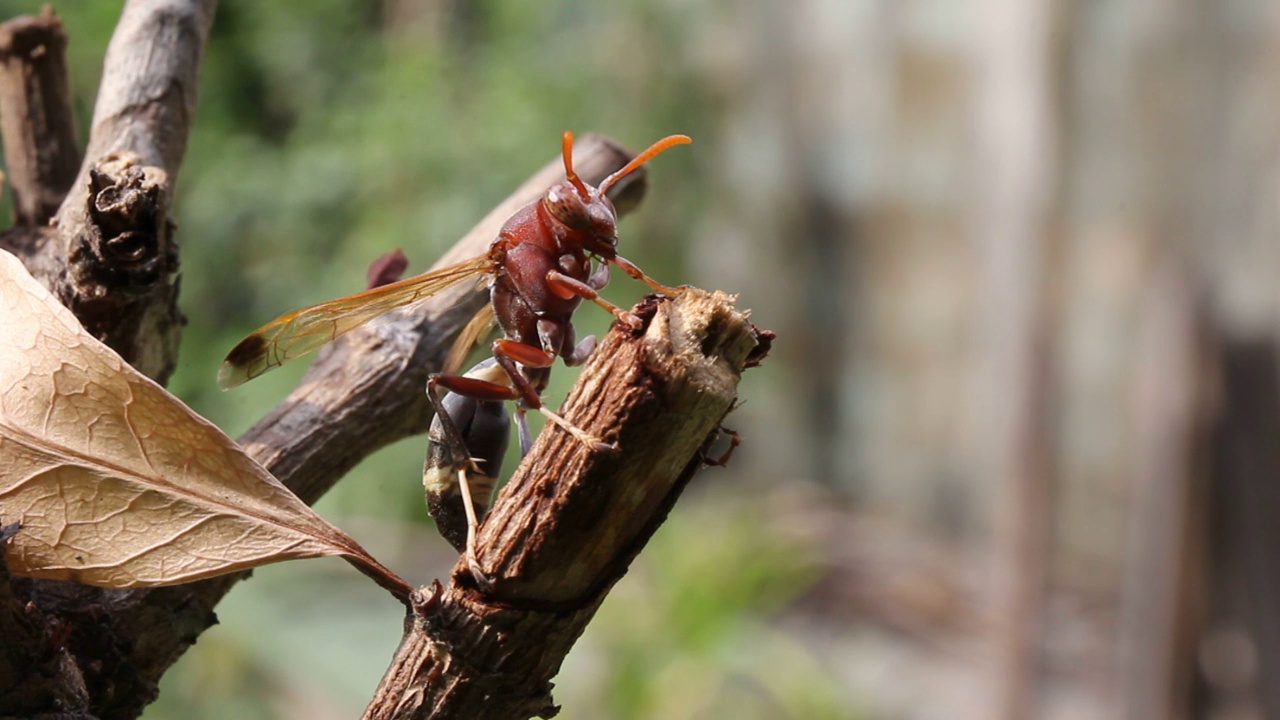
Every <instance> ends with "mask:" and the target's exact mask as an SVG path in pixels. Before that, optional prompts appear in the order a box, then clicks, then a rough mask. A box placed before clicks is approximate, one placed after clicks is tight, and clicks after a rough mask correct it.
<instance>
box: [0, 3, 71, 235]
mask: <svg viewBox="0 0 1280 720" xmlns="http://www.w3.org/2000/svg"><path fill="white" fill-rule="evenodd" d="M0 122H2V123H3V130H4V157H5V168H6V169H7V171H8V179H9V190H10V192H11V193H13V206H14V224H16V225H21V226H26V227H38V226H41V225H45V224H47V223H48V222H49V218H51V217H53V214H54V213H55V212H57V210H58V206H59V205H61V204H62V200H63V198H65V197H66V195H67V190H68V189H69V188H70V187H71V182H72V181H73V180H75V177H76V171H77V169H79V167H80V149H79V147H78V146H77V144H76V131H75V127H76V125H75V116H74V113H72V110H71V91H70V90H69V89H68V82H67V36H66V34H65V33H64V32H63V31H62V21H61V20H59V19H58V16H57V15H55V14H54V13H53V10H52V8H49V7H46V8H45V11H44V12H43V13H41V14H40V15H28V16H23V17H17V18H14V19H12V20H8V21H6V22H4V23H2V24H0Z"/></svg>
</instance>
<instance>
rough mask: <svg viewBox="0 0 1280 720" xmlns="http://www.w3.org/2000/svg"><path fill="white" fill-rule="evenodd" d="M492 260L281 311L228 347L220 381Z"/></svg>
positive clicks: (259, 368)
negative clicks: (299, 308) (280, 313)
mask: <svg viewBox="0 0 1280 720" xmlns="http://www.w3.org/2000/svg"><path fill="white" fill-rule="evenodd" d="M495 268H496V263H495V262H494V260H493V259H492V258H491V257H490V256H489V255H488V254H485V255H479V256H477V257H474V258H472V259H470V260H465V261H463V262H460V263H458V264H456V265H449V266H447V267H443V268H440V269H438V270H432V271H430V272H426V273H423V274H421V275H416V276H414V277H411V278H406V279H404V280H400V281H398V282H394V283H391V284H389V285H382V286H380V287H376V288H372V289H369V290H365V291H363V292H358V293H355V294H354V295H347V296H345V297H340V298H338V299H336V300H329V301H328V302H322V303H320V304H319V305H312V306H311V307H307V308H303V309H301V310H295V311H294V312H291V313H287V314H285V315H281V316H280V317H278V318H276V319H275V320H272V321H271V322H269V323H267V324H266V325H263V326H262V327H260V328H258V329H257V330H256V331H254V332H253V333H252V334H250V335H249V336H248V337H246V338H245V339H244V340H241V341H240V343H239V344H238V345H236V346H235V347H234V348H232V349H231V352H229V353H227V358H226V360H223V361H222V367H221V368H220V369H219V370H218V385H219V386H220V387H222V389H224V390H226V389H228V388H233V387H235V386H237V385H240V384H243V383H245V382H248V381H250V380H252V379H254V378H256V377H258V376H259V375H261V374H263V373H265V372H267V371H268V370H272V369H274V368H277V367H280V366H281V365H283V364H284V363H286V362H288V361H290V360H292V359H294V358H296V357H299V356H301V355H305V354H307V353H309V352H311V351H312V350H315V349H317V348H319V347H320V346H322V345H324V344H325V343H327V342H329V341H330V340H333V339H334V338H336V337H338V336H339V335H341V334H343V333H345V332H347V331H348V330H351V329H353V328H356V327H359V326H360V325H363V324H364V323H366V322H369V321H370V320H372V319H374V318H375V317H377V316H379V315H381V314H383V313H385V312H387V311H389V310H392V309H394V308H397V307H400V306H401V305H408V304H409V303H411V302H413V301H415V300H421V299H423V298H426V297H428V296H431V295H434V294H436V293H438V292H440V291H441V290H444V289H445V288H447V287H450V286H451V285H454V284H456V283H459V282H462V281H463V280H466V279H467V278H471V277H477V276H479V275H483V274H485V273H492V272H493V271H494V269H495Z"/></svg>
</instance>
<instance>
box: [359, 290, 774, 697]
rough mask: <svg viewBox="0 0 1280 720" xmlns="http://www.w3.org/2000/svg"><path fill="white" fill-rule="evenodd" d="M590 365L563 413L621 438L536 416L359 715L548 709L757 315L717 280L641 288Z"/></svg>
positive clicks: (649, 527)
mask: <svg viewBox="0 0 1280 720" xmlns="http://www.w3.org/2000/svg"><path fill="white" fill-rule="evenodd" d="M636 312H637V314H639V315H640V316H641V317H644V318H646V319H647V320H648V322H647V327H646V328H645V329H643V330H641V331H636V332H632V331H629V330H627V329H625V328H623V327H621V326H620V325H617V324H615V326H614V328H613V329H612V330H611V331H610V333H609V334H608V335H607V336H606V338H605V339H604V341H603V343H602V344H601V346H600V347H599V348H598V349H597V350H596V352H595V354H594V355H593V356H592V360H591V361H590V362H589V363H588V364H587V366H586V367H585V368H584V369H583V371H582V374H581V375H580V376H579V378H578V381H577V383H576V384H575V386H574V389H573V390H572V391H571V393H570V395H569V398H568V400H567V401H566V403H565V408H564V414H565V416H566V417H567V419H569V421H570V422H573V423H574V424H576V425H578V426H579V427H581V428H583V429H584V430H586V431H588V432H590V433H592V434H594V435H596V436H597V437H600V438H603V439H604V440H606V441H610V442H615V443H616V444H617V445H618V447H619V450H618V451H615V452H611V451H596V450H589V449H587V448H586V447H585V446H584V445H583V444H582V443H580V442H578V441H577V440H575V439H573V438H572V437H570V436H569V435H568V434H566V433H564V432H562V431H559V430H555V429H547V430H544V431H543V433H542V435H541V436H540V437H539V439H538V441H537V443H536V444H535V445H534V447H533V449H532V450H531V451H530V454H529V456H528V457H527V458H525V460H524V462H523V463H521V465H520V468H519V469H518V470H517V472H516V475H515V477H513V478H512V480H511V482H510V484H509V485H508V487H507V488H506V489H505V490H504V491H503V494H502V497H501V498H500V500H499V501H498V503H497V504H496V505H495V507H494V508H493V511H492V512H491V514H490V515H489V517H488V518H487V519H486V520H485V522H484V524H483V526H482V529H481V532H480V535H479V538H478V542H479V548H478V555H479V565H480V568H481V569H482V570H483V571H484V573H485V574H486V576H487V577H488V578H489V579H490V580H491V581H492V585H491V586H490V587H486V588H485V589H483V590H481V589H479V588H477V587H476V584H475V582H474V581H473V579H472V576H471V575H470V573H469V572H468V570H467V565H466V562H465V561H460V562H459V563H458V565H457V566H456V567H455V568H454V572H453V580H452V582H451V584H450V585H449V587H448V588H447V589H445V590H443V591H442V593H441V594H440V595H439V596H438V597H437V598H436V599H435V602H433V603H432V606H431V607H430V608H428V610H427V612H426V613H425V617H423V618H418V620H417V622H415V623H414V624H413V625H412V626H411V627H410V628H409V629H408V631H407V633H406V636H405V638H404V640H403V641H402V642H401V645H400V648H399V649H398V650H397V653H396V657H395V659H394V661H393V663H392V665H391V667H390V669H388V671H387V673H386V675H385V676H384V678H383V681H382V685H381V687H380V688H379V689H378V693H377V695H376V696H375V697H374V699H373V701H372V702H371V703H370V705H369V708H368V709H367V710H366V712H365V718H366V719H367V720H390V719H392V718H396V719H397V720H401V719H407V718H415V719H420V718H421V719H425V718H466V717H484V718H520V719H521V720H523V719H524V718H528V717H531V716H533V715H541V716H543V717H550V716H551V715H552V714H554V712H555V707H554V705H553V704H552V700H551V692H550V691H551V683H550V681H551V679H552V678H553V677H554V676H555V674H556V673H557V672H558V671H559V669H560V664H561V662H562V661H563V660H564V657H565V655H566V654H567V653H568V651H569V649H570V647H572V645H573V643H574V641H575V640H576V639H577V638H578V636H579V635H581V633H582V631H583V629H584V628H585V627H586V625H587V623H588V622H589V621H590V620H591V618H592V616H593V615H594V614H595V611H596V609H597V608H598V607H599V605H600V603H601V601H602V600H603V599H604V596H605V594H606V593H607V592H608V590H609V588H611V587H612V586H613V584H614V583H615V582H617V580H618V579H619V578H621V577H622V576H623V575H624V574H625V573H626V570H627V567H628V566H629V565H630V563H631V561H632V560H633V559H634V558H635V556H636V555H637V553H639V551H640V549H641V548H642V547H643V546H644V544H645V543H646V542H647V541H648V539H649V537H650V536H651V535H652V534H653V532H654V531H655V530H656V529H657V527H658V526H659V525H660V524H661V523H662V522H663V521H664V520H665V519H666V516H667V513H668V512H669V511H670V509H671V507H672V505H673V504H674V503H675V501H676V498H677V497H678V496H679V494H680V492H681V491H682V490H683V488H684V486H685V485H686V484H687V483H688V481H689V479H690V478H691V477H692V476H693V474H694V473H695V472H696V471H697V470H698V468H699V467H700V466H701V464H702V462H703V458H702V457H701V456H700V448H701V447H702V446H703V443H704V441H705V440H706V438H707V436H708V435H709V434H711V433H712V432H714V431H715V429H716V428H717V427H718V425H719V424H720V421H721V420H722V419H723V418H724V416H725V414H726V413H728V412H729V411H730V410H731V409H732V407H733V404H734V401H735V399H736V397H737V384H738V380H739V377H740V374H741V372H742V369H743V367H744V365H745V364H746V362H747V358H748V355H749V354H750V353H751V352H752V351H753V350H754V349H755V348H756V347H757V345H758V344H759V343H758V340H757V333H756V330H755V328H754V327H753V326H752V325H751V324H750V323H749V322H747V320H746V314H745V313H743V312H740V311H738V310H736V309H735V308H734V307H733V305H732V298H730V297H728V296H726V295H724V294H723V293H708V292H705V291H702V290H697V289H689V290H686V291H685V292H684V293H682V294H681V295H680V296H679V297H678V298H676V299H675V300H671V299H668V298H663V299H660V300H655V299H650V300H649V301H647V302H646V303H645V304H642V305H641V306H638V308H637V310H636Z"/></svg>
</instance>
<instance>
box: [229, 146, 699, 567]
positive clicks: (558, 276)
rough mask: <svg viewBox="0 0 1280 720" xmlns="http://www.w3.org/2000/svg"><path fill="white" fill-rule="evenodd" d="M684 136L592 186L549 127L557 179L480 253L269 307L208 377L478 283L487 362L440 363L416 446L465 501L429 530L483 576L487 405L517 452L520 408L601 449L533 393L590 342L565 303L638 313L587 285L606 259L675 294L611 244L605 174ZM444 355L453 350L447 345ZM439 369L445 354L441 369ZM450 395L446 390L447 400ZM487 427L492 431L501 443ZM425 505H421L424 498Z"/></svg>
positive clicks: (432, 481)
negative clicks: (340, 293)
mask: <svg viewBox="0 0 1280 720" xmlns="http://www.w3.org/2000/svg"><path fill="white" fill-rule="evenodd" d="M689 142H691V140H690V139H689V138H688V137H687V136H685V135H669V136H667V137H665V138H662V139H661V140H659V141H657V142H656V143H654V144H653V145H650V146H649V147H648V148H647V149H646V150H645V151H644V152H642V153H640V154H639V155H637V156H635V158H633V159H632V160H631V161H630V162H628V163H627V164H626V165H625V166H623V167H622V168H621V169H619V170H618V171H617V172H615V173H613V174H612V175H609V176H608V177H606V178H605V179H604V180H603V181H601V182H600V184H599V186H596V187H592V186H591V185H589V184H587V183H586V182H584V181H583V180H582V179H581V178H580V177H578V175H577V173H575V172H574V170H573V133H572V132H569V131H565V133H564V134H563V136H562V137H561V153H562V156H563V159H564V169H565V180H564V182H561V183H558V184H556V185H554V186H553V187H551V188H550V189H549V190H547V192H546V193H545V194H544V195H543V196H542V197H541V198H538V199H537V200H534V201H533V202H531V203H529V204H528V205H525V206H524V207H522V208H520V209H519V210H517V211H516V212H515V214H513V215H512V216H511V217H510V218H509V219H508V220H507V222H506V223H505V224H504V225H503V227H502V229H501V230H500V231H499V232H498V236H497V237H496V238H494V240H493V242H492V243H491V244H490V245H489V248H488V251H487V252H485V253H484V254H482V255H479V256H476V257H474V258H471V259H469V260H464V261H462V262H460V263H457V264H454V265H450V266H447V267H443V268H440V269H437V270H433V271H429V272H426V273H423V274H421V275H417V276H414V277H410V278H407V279H404V280H399V281H397V282H392V283H389V284H385V285H381V286H378V287H374V288H370V289H368V290H365V291H363V292H358V293H355V294H353V295H348V296H345V297H341V298H337V299H335V300H329V301H327V302H323V303H320V304H318V305H312V306H310V307H306V308H303V309H301V310H295V311H293V312H290V313H287V314H285V315H281V316H280V317H278V318H276V319H275V320H272V321H271V322H269V323H267V324H266V325H263V326H262V327H261V328H258V330H256V331H254V332H253V333H251V334H250V335H249V336H248V337H246V338H245V339H244V340H242V341H240V343H239V344H237V345H236V346H235V347H234V348H232V350H231V352H230V353H228V354H227V357H226V360H224V361H223V364H222V367H221V368H220V370H219V373H218V383H219V385H220V386H221V387H222V388H223V389H227V388H231V387H235V386H237V385H240V384H241V383H244V382H247V381H248V380H251V379H253V378H255V377H258V376H259V375H261V374H263V373H265V372H267V371H269V370H272V369H274V368H276V367H279V366H280V365H282V364H284V363H285V362H287V361H289V360H292V359H294V358H296V357H299V356H301V355H303V354H306V353H308V352H310V351H312V350H315V349H317V348H319V347H321V346H322V345H324V344H326V343H328V342H329V341H331V340H333V339H334V338H336V337H338V336H339V335H341V334H343V333H346V332H348V331H350V330H352V329H354V328H356V327H359V326H360V325H362V324H364V323H366V322H368V321H370V320H372V319H374V318H375V317H378V316H379V315H382V314H383V313H386V312H388V311H390V310H392V309H394V308H397V307H401V306H403V305H407V304H409V303H412V302H415V301H418V300H422V299H424V298H426V297H429V296H431V295H434V294H436V293H438V292H441V291H443V290H445V289H446V288H449V287H452V286H453V285H455V284H458V283H460V282H463V281H465V280H468V279H473V280H474V279H481V280H483V281H484V282H487V283H488V285H489V296H490V302H489V303H488V304H487V305H486V306H485V307H484V308H483V309H482V310H481V311H480V313H479V314H478V315H477V317H476V318H475V319H473V320H472V322H471V323H469V324H468V330H467V331H464V333H463V335H464V339H463V340H462V341H460V342H462V343H463V344H469V343H470V342H474V340H475V339H476V338H477V337H479V336H480V335H481V334H482V331H481V330H477V328H488V327H489V325H490V324H491V323H492V322H494V321H496V323H497V325H498V327H499V329H500V332H501V336H500V337H499V338H498V339H496V340H494V341H493V344H492V346H491V351H492V358H491V360H489V361H486V362H484V363H481V364H480V365H477V366H476V367H474V368H472V369H471V370H470V371H468V372H467V373H466V374H463V375H458V374H454V373H453V372H443V373H434V374H432V375H431V376H430V379H429V381H428V385H427V395H428V397H429V398H430V400H431V403H432V405H433V406H434V408H435V410H436V420H435V421H434V422H433V430H432V433H431V435H432V440H433V444H432V450H431V451H430V453H436V454H435V455H434V456H433V455H432V454H430V453H429V454H428V458H427V464H426V471H425V474H424V482H425V483H426V484H427V490H428V496H429V498H430V497H431V495H432V493H433V489H432V488H435V490H434V492H435V493H436V495H437V497H441V498H442V497H447V496H448V495H449V493H448V486H450V485H451V482H449V481H447V480H445V479H443V478H442V477H441V476H440V475H439V473H438V472H437V471H439V470H440V469H441V468H445V467H447V468H450V469H451V470H452V472H453V473H454V474H455V476H456V477H457V481H458V485H459V486H460V488H461V492H460V495H461V497H462V499H463V500H464V502H465V505H466V515H467V533H466V538H465V541H464V540H462V538H461V537H460V536H459V533H458V532H457V531H456V530H445V527H444V526H442V528H441V529H442V532H444V533H445V534H446V537H447V538H448V539H450V542H451V543H453V544H454V545H455V546H457V545H458V544H459V543H460V542H461V543H462V544H463V545H464V547H465V552H466V554H467V557H468V561H469V563H470V565H471V568H472V573H473V574H476V575H477V580H483V577H482V575H480V574H479V573H478V569H477V567H476V565H475V561H474V558H475V527H476V524H477V522H478V516H477V514H476V513H475V512H474V507H473V506H474V505H476V504H479V503H478V502H475V501H473V498H474V500H480V499H483V500H484V503H483V504H484V506H487V505H488V500H489V498H490V496H491V495H492V490H493V483H494V481H495V479H496V477H497V470H496V468H497V466H498V464H499V463H500V459H499V460H497V461H491V460H490V459H489V458H491V457H492V456H493V453H494V448H497V447H505V444H506V442H507V437H508V434H509V426H508V425H506V419H505V415H504V414H502V413H498V415H500V416H502V418H503V419H502V421H497V420H494V419H493V417H494V413H493V407H494V406H495V405H496V406H498V407H501V403H502V402H504V401H514V402H515V403H516V409H515V413H514V417H515V420H516V423H517V426H518V428H519V432H520V437H521V450H522V452H527V451H528V448H529V445H530V443H531V439H530V434H529V431H528V425H527V421H526V419H525V413H526V411H529V410H533V411H537V412H540V413H542V414H543V415H545V416H546V417H547V419H548V420H550V421H551V422H552V423H553V424H555V425H556V426H558V427H560V428H562V429H564V430H565V431H566V432H569V433H570V434H571V435H573V436H574V437H575V438H577V439H578V440H579V441H581V442H582V443H584V444H585V445H587V446H589V447H592V448H596V449H600V448H608V447H611V446H609V445H607V444H605V443H603V442H602V441H601V440H599V439H598V438H595V437H592V436H591V435H589V434H588V433H586V432H584V431H582V430H581V429H579V428H577V427H575V426H574V425H573V424H571V423H569V422H568V421H566V420H565V419H564V418H562V417H561V416H560V415H559V414H557V413H555V412H552V411H551V410H550V409H548V408H547V407H545V406H544V405H543V402H542V392H543V391H544V390H545V389H546V386H547V380H548V378H549V376H550V372H551V367H552V365H553V364H554V362H555V360H556V358H560V359H562V360H563V361H564V363H565V365H568V366H575V365H579V364H581V363H583V362H585V361H586V359H587V358H588V357H589V356H590V355H591V353H592V351H593V350H594V349H595V338H594V337H590V336H589V337H586V338H584V339H582V340H581V341H578V340H577V338H576V336H575V332H574V327H573V323H572V318H573V313H574V311H575V310H576V309H577V308H578V306H579V304H581V302H582V301H583V300H590V301H591V302H593V303H595V304H597V305H599V306H600V307H602V308H604V309H605V310H607V311H608V312H610V313H611V314H613V315H614V317H616V318H617V319H618V320H620V321H621V322H623V323H626V324H629V325H635V324H637V323H638V320H637V319H636V318H635V317H634V316H632V315H631V313H629V312H627V311H626V310H623V309H622V308H619V307H618V306H616V305H614V304H612V303H610V302H608V301H607V300H605V299H604V298H602V297H601V296H600V294H599V290H600V289H601V288H603V287H604V286H605V285H606V284H607V283H608V282H609V267H610V265H614V266H617V267H618V268H619V269H621V270H622V271H623V272H624V273H626V274H627V275H628V276H630V277H632V278H635V279H637V280H640V281H642V282H644V283H645V284H646V285H648V286H649V287H650V288H652V289H653V290H654V291H655V292H658V293H662V294H666V295H673V294H676V293H677V292H678V290H676V289H673V288H669V287H667V286H665V285H662V284H661V283H658V282H657V281H655V280H654V279H652V278H650V277H649V276H648V275H646V274H645V273H644V272H643V271H641V270H640V268H639V267H637V266H636V265H635V264H634V263H632V262H631V261H629V260H627V259H626V258H623V257H622V256H621V255H619V254H618V250H617V247H618V232H617V223H618V213H617V210H616V209H615V208H614V206H613V203H612V202H611V201H610V200H609V198H608V196H607V195H606V193H607V192H608V190H609V188H610V187H612V186H613V184H614V183H615V182H617V181H618V180H619V179H621V178H623V177H625V176H626V175H628V174H629V173H631V172H634V171H635V170H636V169H637V168H639V167H641V166H642V165H644V164H645V163H646V162H648V161H649V160H651V159H652V158H653V157H654V156H656V155H658V154H659V153H661V152H663V151H664V150H667V149H668V148H671V147H673V146H675V145H682V144H685V143H689ZM593 263H594V264H593ZM450 355H451V356H454V355H457V352H456V347H455V352H452V353H450ZM448 367H449V364H448V363H446V369H448ZM441 388H443V389H445V390H448V391H451V393H452V395H449V396H446V398H444V399H441V397H440V392H439V391H440V389H441ZM451 397H454V398H457V399H456V400H450V399H449V398H451ZM463 420H465V423H464V422H462V421H463ZM477 421H479V424H477ZM459 425H463V427H461V428H460V427H459ZM500 428H501V429H500ZM498 436H501V443H499V442H498ZM472 446H474V447H472ZM476 451H479V452H480V455H482V456H484V458H482V460H481V462H483V463H485V464H486V465H487V467H485V468H483V469H482V468H481V467H479V465H480V463H479V462H476V461H474V460H473V459H472V457H473V455H475V454H476ZM498 457H500V453H499V454H498ZM433 473H434V474H433ZM469 477H470V478H473V479H474V480H475V486H474V487H472V485H471V483H469ZM428 504H429V505H430V504H431V500H430V499H429V500H428ZM441 507H442V508H443V507H444V506H441ZM438 516H439V515H438ZM446 525H447V523H446ZM450 535H452V537H450Z"/></svg>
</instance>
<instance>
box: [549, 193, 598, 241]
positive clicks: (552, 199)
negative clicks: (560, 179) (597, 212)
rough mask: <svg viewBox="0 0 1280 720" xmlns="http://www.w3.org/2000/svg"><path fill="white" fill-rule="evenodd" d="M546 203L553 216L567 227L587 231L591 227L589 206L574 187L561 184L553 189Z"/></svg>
mask: <svg viewBox="0 0 1280 720" xmlns="http://www.w3.org/2000/svg"><path fill="white" fill-rule="evenodd" d="M544 202H545V203H546V205H547V210H549V211H551V215H552V216H553V217H555V219H557V220H559V221H560V222H562V223H564V224H565V225H568V226H569V227H571V228H574V229H575V230H586V229H587V228H589V227H590V226H591V217H590V214H589V213H588V211H587V206H586V204H585V203H583V202H582V198H581V197H579V196H578V191H577V190H575V189H574V187H573V186H572V185H570V184H568V183H561V184H560V185H557V186H555V187H553V188H551V189H550V190H548V191H547V197H546V199H545V201H544Z"/></svg>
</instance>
